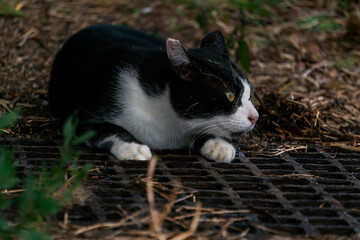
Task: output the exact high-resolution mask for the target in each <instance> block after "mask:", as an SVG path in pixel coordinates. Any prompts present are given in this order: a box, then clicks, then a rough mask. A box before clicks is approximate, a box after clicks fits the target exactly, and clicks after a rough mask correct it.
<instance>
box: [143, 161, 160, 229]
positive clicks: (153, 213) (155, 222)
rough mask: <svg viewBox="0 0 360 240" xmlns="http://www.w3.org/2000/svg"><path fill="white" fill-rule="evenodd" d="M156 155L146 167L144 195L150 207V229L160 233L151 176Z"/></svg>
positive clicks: (155, 162) (154, 166)
mask: <svg viewBox="0 0 360 240" xmlns="http://www.w3.org/2000/svg"><path fill="white" fill-rule="evenodd" d="M157 161H158V157H157V156H156V155H154V156H153V157H152V158H151V159H150V161H149V166H148V169H147V182H146V195H147V200H148V203H149V207H150V215H151V219H152V221H151V222H150V231H155V233H157V234H159V233H161V222H160V218H159V212H158V211H157V209H156V205H155V194H154V186H153V185H154V182H153V176H154V172H155V168H156V164H157Z"/></svg>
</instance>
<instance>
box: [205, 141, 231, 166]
mask: <svg viewBox="0 0 360 240" xmlns="http://www.w3.org/2000/svg"><path fill="white" fill-rule="evenodd" d="M200 152H201V154H202V155H203V156H205V157H207V158H208V159H211V160H214V161H216V162H226V163H229V162H231V161H232V160H233V159H234V158H235V148H234V146H233V145H231V144H230V143H228V142H226V141H224V140H223V139H221V138H219V137H217V138H212V139H209V140H208V141H206V142H205V144H204V145H203V146H202V147H201V149H200Z"/></svg>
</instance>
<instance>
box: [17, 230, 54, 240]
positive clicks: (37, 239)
mask: <svg viewBox="0 0 360 240" xmlns="http://www.w3.org/2000/svg"><path fill="white" fill-rule="evenodd" d="M21 238H22V239H24V240H50V238H49V237H48V236H47V235H46V234H44V233H42V232H39V231H37V230H35V229H31V230H23V231H21Z"/></svg>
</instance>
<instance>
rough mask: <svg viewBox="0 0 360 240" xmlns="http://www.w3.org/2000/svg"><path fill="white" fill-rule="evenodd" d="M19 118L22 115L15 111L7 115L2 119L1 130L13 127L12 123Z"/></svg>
mask: <svg viewBox="0 0 360 240" xmlns="http://www.w3.org/2000/svg"><path fill="white" fill-rule="evenodd" d="M19 117H20V114H19V113H18V112H15V111H12V112H9V113H8V114H5V115H4V116H3V117H1V118H0V129H4V128H7V127H9V126H10V125H11V123H13V122H14V121H15V120H16V119H17V118H19Z"/></svg>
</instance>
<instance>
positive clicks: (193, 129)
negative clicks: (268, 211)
mask: <svg viewBox="0 0 360 240" xmlns="http://www.w3.org/2000/svg"><path fill="white" fill-rule="evenodd" d="M49 102H50V107H51V108H52V111H53V113H54V115H56V116H57V117H59V118H61V119H65V118H66V117H67V116H69V115H70V114H71V113H72V112H73V111H74V110H78V111H79V116H80V124H81V131H86V130H88V129H94V130H95V131H96V132H97V136H96V137H95V138H93V139H92V140H90V141H89V142H88V143H87V145H88V146H92V147H97V148H101V149H106V150H108V151H110V152H111V153H112V154H113V155H114V156H115V157H116V158H117V159H119V160H122V159H135V160H149V159H150V158H151V156H152V153H151V151H150V149H155V150H156V149H181V148H189V147H194V148H196V149H197V150H199V151H200V153H201V154H202V155H203V156H205V157H207V158H208V159H211V160H215V161H217V162H231V161H232V160H233V159H234V157H235V148H234V147H233V146H232V145H231V144H230V143H229V142H228V141H227V140H231V139H233V138H236V137H238V136H241V135H242V134H244V133H246V132H249V131H250V130H252V129H253V127H254V125H255V122H256V121H257V119H258V116H259V115H258V113H257V111H256V109H255V108H254V106H253V104H252V91H251V84H250V83H249V81H248V79H247V78H246V76H245V74H243V73H242V71H241V70H240V69H239V68H238V67H237V66H236V64H235V63H233V62H232V61H231V60H230V59H229V56H228V53H227V48H226V46H225V41H224V38H223V36H222V34H221V33H220V32H218V31H214V32H212V33H210V34H208V35H207V36H206V37H205V38H204V39H203V40H202V42H201V47H200V48H198V49H186V48H185V47H184V46H182V45H181V43H180V42H179V41H177V40H175V39H172V38H169V39H167V41H164V40H162V39H159V38H157V37H155V36H152V35H149V34H146V33H143V32H139V31H136V30H132V29H127V28H122V27H117V26H112V25H96V26H91V27H88V28H85V29H83V30H81V31H79V32H78V33H76V34H75V35H73V36H72V37H71V38H70V39H69V40H68V41H67V42H66V43H65V44H64V46H63V47H62V49H61V50H60V51H59V52H58V53H57V55H56V58H55V61H54V64H53V69H52V71H51V79H50V87H49Z"/></svg>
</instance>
